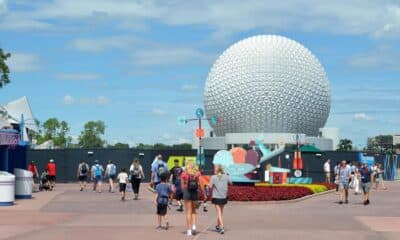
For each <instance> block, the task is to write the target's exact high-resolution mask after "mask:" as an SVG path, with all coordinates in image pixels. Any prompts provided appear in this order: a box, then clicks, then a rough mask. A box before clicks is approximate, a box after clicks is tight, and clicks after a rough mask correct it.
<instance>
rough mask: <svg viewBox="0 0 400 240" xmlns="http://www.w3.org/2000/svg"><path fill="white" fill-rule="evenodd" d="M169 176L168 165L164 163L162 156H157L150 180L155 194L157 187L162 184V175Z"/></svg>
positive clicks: (152, 166)
mask: <svg viewBox="0 0 400 240" xmlns="http://www.w3.org/2000/svg"><path fill="white" fill-rule="evenodd" d="M163 174H165V175H167V176H168V175H169V172H168V165H167V163H165V162H164V161H163V158H162V155H161V154H159V155H157V160H155V161H154V162H153V163H152V165H151V179H150V187H151V188H152V191H153V192H154V189H155V188H156V186H157V185H158V184H159V183H160V181H161V180H160V177H161V175H163Z"/></svg>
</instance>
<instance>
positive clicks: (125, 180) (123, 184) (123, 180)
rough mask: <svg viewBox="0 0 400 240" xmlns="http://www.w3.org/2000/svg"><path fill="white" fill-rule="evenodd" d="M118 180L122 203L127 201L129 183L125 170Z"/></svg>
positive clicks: (122, 170)
mask: <svg viewBox="0 0 400 240" xmlns="http://www.w3.org/2000/svg"><path fill="white" fill-rule="evenodd" d="M117 179H118V180H119V191H120V193H121V201H125V192H126V184H127V183H128V174H127V173H126V170H125V168H122V169H121V172H120V173H119V174H118V177H117Z"/></svg>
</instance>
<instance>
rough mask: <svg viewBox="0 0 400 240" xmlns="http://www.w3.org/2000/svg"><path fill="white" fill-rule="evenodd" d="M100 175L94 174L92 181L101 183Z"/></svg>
mask: <svg viewBox="0 0 400 240" xmlns="http://www.w3.org/2000/svg"><path fill="white" fill-rule="evenodd" d="M101 180H102V177H101V176H95V177H94V182H95V183H101Z"/></svg>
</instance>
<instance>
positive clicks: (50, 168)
mask: <svg viewBox="0 0 400 240" xmlns="http://www.w3.org/2000/svg"><path fill="white" fill-rule="evenodd" d="M46 169H47V171H48V172H49V173H48V174H49V176H56V164H55V163H48V164H47V167H46Z"/></svg>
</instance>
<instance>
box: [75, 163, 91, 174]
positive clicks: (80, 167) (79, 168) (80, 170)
mask: <svg viewBox="0 0 400 240" xmlns="http://www.w3.org/2000/svg"><path fill="white" fill-rule="evenodd" d="M84 165H86V172H85V173H83V172H82V168H83V166H84ZM78 172H79V176H87V175H88V173H89V165H87V163H81V164H79V167H78Z"/></svg>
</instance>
